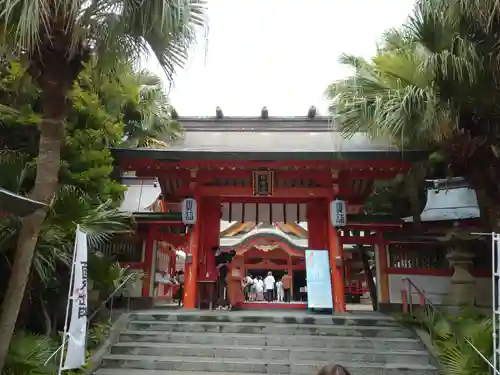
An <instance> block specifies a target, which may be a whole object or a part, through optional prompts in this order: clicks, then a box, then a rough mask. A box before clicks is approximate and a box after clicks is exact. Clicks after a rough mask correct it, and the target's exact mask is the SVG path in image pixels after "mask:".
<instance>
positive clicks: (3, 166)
mask: <svg viewBox="0 0 500 375" xmlns="http://www.w3.org/2000/svg"><path fill="white" fill-rule="evenodd" d="M28 159H29V158H28V157H26V156H25V155H22V154H20V153H17V152H9V151H2V152H0V186H8V187H9V188H10V189H13V190H14V189H16V190H15V192H16V193H19V195H21V194H22V192H23V188H24V187H25V186H26V183H25V182H26V180H29V179H30V178H32V174H34V171H33V165H32V164H30V163H27V162H26V161H27V160H28ZM92 202H93V201H92V200H91V199H89V197H88V196H87V195H86V194H85V193H84V192H82V191H81V190H79V189H77V188H75V187H73V186H71V185H64V186H60V187H59V189H58V191H57V193H56V195H55V197H54V199H53V201H52V203H51V205H50V207H49V209H48V215H47V219H46V220H45V222H44V223H43V226H42V229H41V231H40V235H39V239H38V241H37V244H36V248H35V252H34V258H33V267H32V269H31V273H30V283H29V284H30V286H31V287H32V288H30V289H32V290H28V291H27V292H26V295H28V294H31V297H32V298H31V301H32V303H35V304H36V305H37V306H39V307H40V309H41V310H42V312H43V314H44V315H46V317H45V325H46V329H47V332H51V331H52V328H53V326H54V324H53V322H52V321H51V320H50V319H49V317H50V316H53V315H54V314H48V313H46V310H51V312H54V311H55V310H57V307H58V306H60V305H61V297H62V298H65V296H66V295H67V293H64V292H63V293H59V294H58V293H56V292H55V290H56V289H57V290H60V289H63V290H64V289H65V288H67V286H68V284H69V280H68V279H67V277H69V266H70V262H71V254H72V251H73V241H74V232H75V228H76V223H79V224H80V225H81V226H82V228H83V229H84V230H85V231H86V232H87V234H88V235H87V237H88V240H89V246H90V247H91V248H98V247H99V246H100V245H101V244H102V243H104V242H106V241H108V240H109V239H110V238H111V235H112V234H113V233H120V232H122V233H123V232H129V231H131V230H132V228H131V217H130V215H129V214H128V213H125V212H121V211H119V210H118V209H117V208H115V207H114V204H113V203H114V202H111V201H106V202H103V203H102V204H99V205H95V204H93V203H92ZM21 224H22V222H21V220H20V219H19V217H18V216H17V215H7V216H4V217H2V218H1V219H0V255H3V256H4V259H5V262H0V263H1V264H2V265H8V264H9V263H10V259H11V258H12V253H14V251H15V248H16V244H17V241H18V237H19V233H20V229H21ZM0 259H1V258H0ZM11 272H12V271H11V270H8V269H3V270H2V275H5V274H7V275H8V274H9V273H11ZM65 275H66V276H65ZM61 284H62V285H61ZM48 285H50V290H47V289H48ZM46 299H50V300H51V302H52V303H51V305H50V306H49V304H47V303H46ZM28 307H29V306H28Z"/></svg>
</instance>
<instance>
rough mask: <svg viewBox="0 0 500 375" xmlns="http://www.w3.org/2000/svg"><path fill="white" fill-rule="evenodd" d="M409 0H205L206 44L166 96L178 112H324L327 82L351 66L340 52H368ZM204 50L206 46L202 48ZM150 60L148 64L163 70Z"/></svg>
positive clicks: (407, 9) (396, 20) (402, 14)
mask: <svg viewBox="0 0 500 375" xmlns="http://www.w3.org/2000/svg"><path fill="white" fill-rule="evenodd" d="M413 3H414V0H378V1H368V0H307V1H304V0H208V4H209V18H210V30H209V35H208V45H207V44H206V43H205V42H204V41H203V35H200V41H199V42H198V44H197V45H196V46H195V48H193V53H192V54H191V55H190V59H189V61H188V64H187V65H186V67H185V68H184V69H183V70H181V71H179V72H178V74H177V76H176V78H175V82H174V84H173V87H172V91H171V93H170V97H171V101H172V103H173V104H174V106H175V107H176V108H177V110H178V112H179V114H180V115H184V116H186V115H196V116H212V115H214V114H215V107H216V106H220V107H222V109H223V111H224V114H225V115H233V116H237V115H241V116H254V115H255V116H257V115H258V114H259V113H260V109H261V107H262V106H264V105H266V106H267V107H268V109H269V114H270V115H271V116H275V115H285V116H293V115H305V114H306V113H307V109H308V108H309V106H310V105H315V106H316V107H318V109H319V111H320V113H323V114H326V108H327V103H326V101H325V100H324V97H323V94H324V90H325V88H326V86H327V85H328V83H330V82H332V81H334V80H336V79H339V78H342V77H343V76H345V75H346V74H348V71H347V70H346V69H345V68H343V67H342V66H341V65H340V64H339V63H338V57H339V56H340V54H341V53H343V52H346V53H352V54H357V55H362V56H365V57H370V56H371V55H372V54H373V53H374V51H375V46H376V42H377V40H378V38H379V37H380V35H381V34H382V32H383V31H384V30H386V29H388V28H390V27H393V26H397V25H399V24H401V23H402V22H403V21H404V19H405V18H406V16H407V15H408V14H409V13H410V11H411V8H412V6H413ZM206 49H207V50H206ZM152 60H153V59H149V61H148V62H147V64H146V67H147V68H149V69H151V70H153V71H155V72H157V73H160V72H161V69H160V68H159V67H158V65H157V64H156V63H155V62H154V61H152Z"/></svg>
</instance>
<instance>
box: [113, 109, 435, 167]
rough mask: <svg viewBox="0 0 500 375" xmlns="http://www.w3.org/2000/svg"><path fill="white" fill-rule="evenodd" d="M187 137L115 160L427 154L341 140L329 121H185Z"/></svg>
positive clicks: (119, 152) (362, 138) (357, 138)
mask: <svg viewBox="0 0 500 375" xmlns="http://www.w3.org/2000/svg"><path fill="white" fill-rule="evenodd" d="M179 122H180V123H181V124H182V125H183V127H184V130H185V134H184V137H183V138H182V139H180V140H177V141H175V142H173V143H172V144H171V145H170V147H169V148H166V149H149V148H134V149H114V150H113V152H114V154H115V155H116V156H118V157H120V156H123V157H133V158H146V159H153V160H163V161H180V160H255V161H264V160H265V161H269V160H276V161H288V160H290V158H292V159H295V160H311V161H314V160H408V161H414V160H419V159H421V158H422V157H424V156H425V155H426V154H427V152H424V151H414V150H405V151H401V150H399V149H398V148H397V147H394V146H391V145H390V144H388V143H387V142H384V141H381V140H373V139H370V138H369V137H368V136H367V135H366V134H364V133H358V134H355V135H354V136H353V137H350V138H347V139H346V138H344V137H343V136H342V134H341V133H340V132H339V131H335V126H334V124H333V122H332V121H331V119H330V118H328V117H316V118H314V119H309V118H307V117H271V118H268V119H262V118H252V117H225V118H222V119H216V118H214V117H184V118H180V119H179Z"/></svg>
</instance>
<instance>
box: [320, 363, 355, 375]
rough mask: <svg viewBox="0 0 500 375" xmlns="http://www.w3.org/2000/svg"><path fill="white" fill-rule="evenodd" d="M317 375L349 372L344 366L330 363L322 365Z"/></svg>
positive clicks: (336, 374)
mask: <svg viewBox="0 0 500 375" xmlns="http://www.w3.org/2000/svg"><path fill="white" fill-rule="evenodd" d="M317 375H351V373H350V372H349V371H347V369H346V368H345V367H344V366H341V365H335V364H333V363H331V364H329V365H326V366H323V367H322V368H321V369H320V370H319V371H318V374H317Z"/></svg>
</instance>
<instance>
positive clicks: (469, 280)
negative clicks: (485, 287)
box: [446, 242, 476, 306]
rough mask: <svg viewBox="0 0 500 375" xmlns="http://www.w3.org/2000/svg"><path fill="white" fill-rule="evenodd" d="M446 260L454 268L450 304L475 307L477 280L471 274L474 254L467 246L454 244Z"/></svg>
mask: <svg viewBox="0 0 500 375" xmlns="http://www.w3.org/2000/svg"><path fill="white" fill-rule="evenodd" d="M446 258H447V259H448V262H449V263H450V267H451V268H453V276H452V277H451V290H450V294H449V296H448V304H450V305H452V306H461V305H473V304H474V288H475V283H476V279H475V278H474V276H472V275H471V274H470V272H469V269H470V267H471V266H472V259H473V258H474V253H473V252H472V251H470V250H469V249H468V247H467V245H464V244H459V243H456V242H455V243H452V244H451V245H450V248H449V250H448V253H447V254H446Z"/></svg>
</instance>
